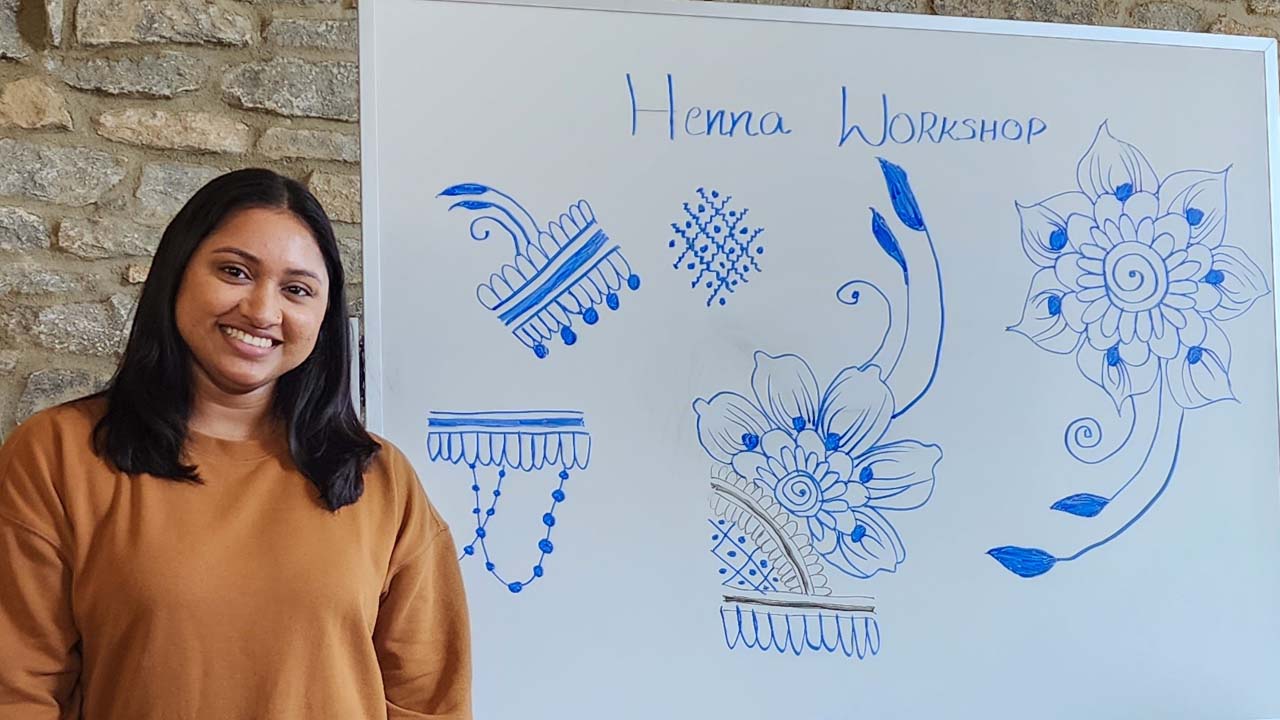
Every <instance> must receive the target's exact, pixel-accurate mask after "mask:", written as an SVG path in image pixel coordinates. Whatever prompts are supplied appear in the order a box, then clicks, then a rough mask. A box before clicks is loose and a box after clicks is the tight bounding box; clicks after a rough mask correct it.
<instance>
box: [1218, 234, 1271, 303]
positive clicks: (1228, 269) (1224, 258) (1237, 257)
mask: <svg viewBox="0 0 1280 720" xmlns="http://www.w3.org/2000/svg"><path fill="white" fill-rule="evenodd" d="M1209 273H1216V275H1211V274H1206V277H1207V278H1208V279H1210V280H1216V281H1217V282H1216V283H1214V284H1215V285H1216V287H1217V288H1218V290H1219V291H1221V292H1222V302H1221V304H1219V305H1218V307H1215V308H1214V309H1213V313H1212V315H1213V317H1214V318H1216V319H1218V320H1231V319H1232V318H1235V317H1239V316H1240V315H1243V314H1244V312H1245V311H1246V310H1248V309H1249V308H1251V307H1253V303H1254V301H1255V300H1257V299H1258V298H1260V297H1262V296H1264V295H1266V294H1267V293H1269V292H1271V289H1270V288H1269V287H1268V286H1267V276H1266V274H1264V273H1263V272H1262V270H1261V269H1260V268H1259V267H1258V266H1257V265H1256V264H1255V263H1254V262H1253V260H1251V259H1250V258H1249V256H1248V255H1247V254H1245V251H1244V250H1242V249H1240V248H1238V247H1235V246H1233V245H1221V246H1219V247H1218V248H1216V249H1215V250H1214V251H1213V269H1212V270H1210V271H1209Z"/></svg>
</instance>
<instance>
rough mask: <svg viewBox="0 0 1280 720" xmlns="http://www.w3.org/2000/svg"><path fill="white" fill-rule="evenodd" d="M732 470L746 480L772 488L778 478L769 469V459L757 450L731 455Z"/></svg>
mask: <svg viewBox="0 0 1280 720" xmlns="http://www.w3.org/2000/svg"><path fill="white" fill-rule="evenodd" d="M733 471H734V472H736V473H738V474H739V475H741V476H742V477H744V478H746V479H748V480H754V481H755V482H758V483H760V484H761V485H764V486H766V487H768V488H769V489H770V490H772V489H773V486H774V485H777V484H778V478H777V477H775V476H774V474H773V472H772V471H771V470H770V469H769V459H768V458H766V457H765V456H764V455H761V454H760V453H758V452H744V453H738V454H737V455H734V456H733Z"/></svg>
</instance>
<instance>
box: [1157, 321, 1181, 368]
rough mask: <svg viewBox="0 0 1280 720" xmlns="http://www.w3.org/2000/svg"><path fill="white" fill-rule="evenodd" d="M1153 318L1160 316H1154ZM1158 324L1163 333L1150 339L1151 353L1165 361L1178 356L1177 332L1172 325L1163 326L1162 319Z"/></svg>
mask: <svg viewBox="0 0 1280 720" xmlns="http://www.w3.org/2000/svg"><path fill="white" fill-rule="evenodd" d="M1155 317H1161V316H1160V315H1155ZM1160 322H1161V327H1162V328H1163V329H1164V332H1163V333H1162V334H1160V335H1153V336H1152V337H1151V343H1150V345H1151V352H1153V353H1155V354H1156V355H1158V356H1160V357H1162V358H1164V359H1165V360H1169V359H1171V358H1174V357H1177V355H1178V331H1177V329H1176V328H1174V327H1173V326H1172V325H1164V324H1163V323H1164V321H1163V319H1161V320H1160Z"/></svg>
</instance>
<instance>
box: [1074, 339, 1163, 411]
mask: <svg viewBox="0 0 1280 720" xmlns="http://www.w3.org/2000/svg"><path fill="white" fill-rule="evenodd" d="M1076 365H1077V366H1078V367H1079V368H1080V372H1081V373H1082V374H1083V375H1084V376H1085V378H1086V379H1088V380H1089V381H1090V382H1092V383H1093V384H1095V385H1097V386H1098V387H1100V388H1102V389H1103V390H1105V391H1106V393H1107V395H1109V396H1111V401H1112V402H1114V403H1115V405H1116V410H1119V409H1120V406H1121V405H1123V404H1124V401H1125V400H1128V399H1129V398H1131V397H1133V396H1134V395H1141V394H1143V393H1145V392H1147V391H1149V390H1151V388H1152V386H1153V385H1154V383H1155V378H1156V375H1155V371H1156V370H1157V369H1158V365H1159V363H1151V362H1149V363H1146V364H1145V365H1140V366H1137V367H1130V366H1129V365H1128V364H1126V363H1125V362H1124V359H1123V358H1122V357H1120V356H1119V350H1118V349H1117V348H1113V349H1108V350H1106V351H1101V350H1097V349H1095V348H1094V347H1093V346H1091V345H1089V344H1087V343H1086V344H1084V345H1081V346H1080V350H1079V352H1077V353H1076Z"/></svg>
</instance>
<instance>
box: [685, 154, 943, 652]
mask: <svg viewBox="0 0 1280 720" xmlns="http://www.w3.org/2000/svg"><path fill="white" fill-rule="evenodd" d="M880 162H881V171H882V173H883V175H884V178H885V182H886V184H887V186H888V188H889V195H890V198H891V201H892V204H893V207H894V210H895V213H896V214H897V217H898V219H899V220H900V221H901V222H902V224H903V225H905V226H906V227H907V228H909V229H910V230H912V231H914V232H916V233H918V238H917V237H912V238H911V240H912V241H913V242H910V243H907V244H905V245H904V244H900V243H899V242H898V240H897V238H896V236H895V235H894V232H893V230H892V229H891V227H890V224H889V222H888V221H887V220H886V219H885V217H884V216H883V215H881V214H880V213H879V212H878V211H876V210H875V209H874V208H873V209H872V210H871V235H872V237H873V239H874V240H875V241H876V243H877V244H878V246H879V247H880V248H881V249H882V250H883V251H884V252H885V253H886V254H887V255H888V256H889V257H890V258H891V259H892V260H893V261H894V262H895V263H896V264H897V265H898V267H899V268H900V269H901V270H902V281H903V285H904V286H905V296H906V303H905V305H906V307H905V310H904V312H902V313H900V314H899V315H898V316H897V319H898V320H900V321H901V322H900V323H896V322H895V316H894V314H893V312H892V307H891V303H890V302H889V300H888V296H887V295H886V294H885V293H884V292H882V291H881V290H880V289H879V288H878V287H876V286H875V285H873V284H871V283H869V282H866V281H863V280H853V281H850V282H848V283H845V284H844V285H843V286H842V287H841V288H839V290H837V292H836V297H837V299H838V300H839V302H841V303H843V304H845V305H849V306H855V307H858V306H861V307H866V306H875V307H876V308H877V309H879V310H883V312H884V315H885V318H886V328H885V330H884V332H883V334H882V336H881V337H880V338H879V341H878V343H877V344H870V343H868V345H867V347H869V348H871V349H872V351H871V352H870V353H869V359H867V360H866V361H865V362H862V363H860V364H856V365H850V366H848V367H845V368H844V369H842V370H840V371H839V372H837V373H836V374H835V377H834V378H833V379H832V380H831V381H830V382H829V383H826V384H825V385H822V386H820V385H819V384H818V380H817V376H816V375H815V374H814V372H813V369H812V367H811V366H810V365H809V363H808V362H807V361H805V360H804V359H803V358H802V357H800V356H799V355H795V354H780V355H771V354H769V353H767V352H765V351H763V350H759V351H756V352H755V355H754V365H755V367H754V371H753V372H752V375H751V378H750V388H751V392H750V394H749V395H747V394H741V393H739V392H735V391H731V390H726V391H722V392H719V393H716V394H715V395H712V396H711V397H710V398H707V399H703V398H697V399H695V400H694V401H693V411H694V413H695V414H696V416H697V433H698V441H699V443H700V444H701V446H702V448H703V449H704V450H705V451H706V453H707V455H708V456H710V458H711V459H712V460H714V461H715V465H714V466H713V468H714V469H713V471H712V479H711V511H712V517H711V518H710V519H709V524H710V530H711V533H710V536H711V541H712V544H713V545H712V552H713V553H714V555H715V557H716V559H717V561H718V565H719V569H718V572H719V574H720V576H721V579H722V584H723V586H724V587H726V588H729V589H730V590H731V591H732V592H731V593H725V594H724V595H723V602H722V605H721V609H720V614H721V620H722V623H723V627H724V633H725V641H726V643H727V645H728V647H729V648H731V649H732V648H735V647H739V646H742V647H747V648H755V649H759V650H764V651H767V650H776V651H777V652H780V653H781V652H788V651H790V652H792V653H793V654H796V655H799V654H800V653H802V652H803V651H804V650H806V649H808V650H812V651H820V650H821V651H825V652H829V653H837V652H839V653H843V654H844V655H845V656H847V657H853V656H854V655H857V657H859V658H864V657H866V656H867V655H868V654H872V655H874V654H875V653H877V652H879V648H880V628H879V623H878V620H877V618H876V614H875V612H876V606H875V601H874V598H872V597H869V596H864V595H853V596H834V595H833V594H832V589H831V587H830V586H829V583H830V582H831V581H832V579H833V578H834V577H840V578H841V579H843V580H846V581H847V580H849V579H853V580H865V579H868V578H871V577H873V576H874V575H876V574H878V573H881V572H886V573H892V572H896V571H897V569H898V567H899V566H900V565H901V564H902V563H903V562H904V561H905V560H906V558H907V551H906V544H905V543H904V541H903V539H902V536H901V535H900V534H899V532H898V530H897V528H896V527H895V526H894V522H893V521H892V520H891V516H892V515H893V514H894V513H899V512H903V511H910V510H915V509H917V508H920V507H922V506H923V505H924V504H925V503H926V502H928V500H929V498H930V497H931V496H932V494H933V486H934V476H935V470H936V467H937V465H938V464H939V463H940V462H941V460H942V449H941V448H940V447H939V446H937V445H933V444H927V443H923V442H920V441H918V440H913V439H891V436H892V435H893V433H891V425H892V421H893V420H894V419H895V418H898V417H900V416H901V415H902V414H904V413H906V412H907V411H908V410H910V409H911V407H913V406H914V405H915V404H916V403H917V402H918V401H919V400H920V399H921V398H922V397H923V396H924V395H925V394H926V393H927V392H928V390H929V387H930V386H931V385H932V383H933V378H934V377H935V375H936V374H937V359H938V356H939V353H940V349H941V343H942V333H943V325H944V323H943V317H944V313H943V303H942V281H941V276H940V274H939V270H938V262H937V255H936V253H935V252H934V249H933V241H932V238H931V237H930V236H929V233H928V230H927V228H926V226H925V223H924V219H923V216H922V215H921V213H920V208H919V206H918V204H917V203H916V199H915V196H914V194H913V193H912V191H911V188H910V185H909V183H908V181H907V175H906V172H905V171H903V170H902V168H900V167H898V166H896V165H894V164H892V163H890V162H888V161H885V160H881V161H880ZM872 298H873V299H874V300H875V301H876V302H868V299H872ZM906 358H915V359H918V360H921V362H903V360H904V359H906ZM835 574H838V575H835Z"/></svg>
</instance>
